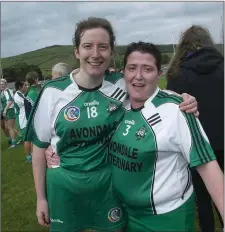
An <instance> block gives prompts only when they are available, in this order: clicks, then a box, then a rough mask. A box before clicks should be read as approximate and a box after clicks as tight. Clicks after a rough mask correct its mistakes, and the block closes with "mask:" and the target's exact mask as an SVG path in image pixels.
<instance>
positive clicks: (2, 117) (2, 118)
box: [1, 112, 4, 120]
mask: <svg viewBox="0 0 225 232" xmlns="http://www.w3.org/2000/svg"><path fill="white" fill-rule="evenodd" d="M1 120H4V116H3V112H2V113H1Z"/></svg>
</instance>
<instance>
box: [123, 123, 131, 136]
mask: <svg viewBox="0 0 225 232" xmlns="http://www.w3.org/2000/svg"><path fill="white" fill-rule="evenodd" d="M126 126H127V128H126V131H125V132H124V133H123V135H124V136H126V135H128V133H129V130H130V128H131V126H130V125H126Z"/></svg>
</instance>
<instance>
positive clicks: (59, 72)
mask: <svg viewBox="0 0 225 232" xmlns="http://www.w3.org/2000/svg"><path fill="white" fill-rule="evenodd" d="M71 72H72V69H71V68H70V66H69V65H68V64H66V63H58V64H56V65H54V66H53V67H52V80H54V79H56V78H59V77H62V76H66V75H68V74H69V73H71Z"/></svg>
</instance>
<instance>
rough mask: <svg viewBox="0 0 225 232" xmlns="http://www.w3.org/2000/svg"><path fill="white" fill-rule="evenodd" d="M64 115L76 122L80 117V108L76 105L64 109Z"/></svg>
mask: <svg viewBox="0 0 225 232" xmlns="http://www.w3.org/2000/svg"><path fill="white" fill-rule="evenodd" d="M64 117H65V119H66V120H67V121H70V122H75V121H76V120H77V119H79V117H80V109H79V108H78V107H76V106H69V107H67V108H66V109H65V110H64Z"/></svg>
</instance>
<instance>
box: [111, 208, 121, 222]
mask: <svg viewBox="0 0 225 232" xmlns="http://www.w3.org/2000/svg"><path fill="white" fill-rule="evenodd" d="M121 217H122V210H121V209H120V208H119V207H116V208H112V209H111V210H109V212H108V219H109V221H111V222H118V221H119V220H120V218H121Z"/></svg>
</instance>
